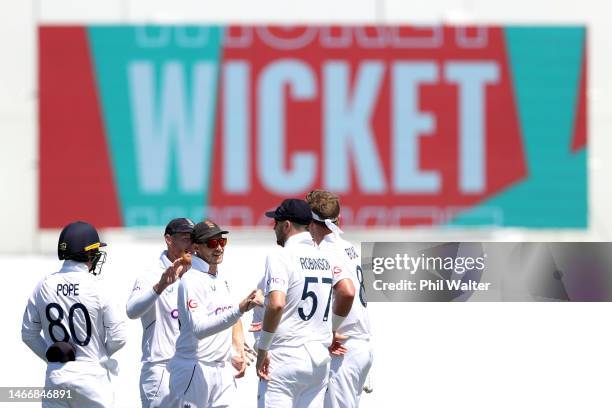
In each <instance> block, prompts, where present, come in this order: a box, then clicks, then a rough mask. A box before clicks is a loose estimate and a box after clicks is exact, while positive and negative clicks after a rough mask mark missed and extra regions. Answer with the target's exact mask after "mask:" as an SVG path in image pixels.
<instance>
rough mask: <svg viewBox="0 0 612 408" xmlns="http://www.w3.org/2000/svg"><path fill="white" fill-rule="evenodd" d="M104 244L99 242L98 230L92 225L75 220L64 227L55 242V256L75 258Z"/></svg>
mask: <svg viewBox="0 0 612 408" xmlns="http://www.w3.org/2000/svg"><path fill="white" fill-rule="evenodd" d="M103 246H106V244H105V243H104V242H100V236H98V231H96V229H95V228H94V226H93V225H91V224H89V223H87V222H83V221H76V222H73V223H70V224H68V225H66V226H65V227H64V229H63V230H62V232H61V233H60V236H59V242H58V243H57V257H58V258H59V259H75V260H78V259H79V257H78V255H82V254H84V253H85V252H87V251H91V250H94V249H98V248H100V247H103Z"/></svg>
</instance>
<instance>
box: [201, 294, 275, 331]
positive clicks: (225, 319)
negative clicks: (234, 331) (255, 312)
mask: <svg viewBox="0 0 612 408" xmlns="http://www.w3.org/2000/svg"><path fill="white" fill-rule="evenodd" d="M262 304H263V297H261V296H260V295H259V294H258V292H257V291H255V290H253V291H251V293H249V295H248V296H247V297H245V298H244V299H242V301H240V303H239V304H238V305H236V306H235V307H232V308H230V309H227V310H224V311H223V312H222V313H219V314H218V315H215V316H206V315H205V314H204V313H197V312H195V313H192V316H191V318H192V319H193V332H194V334H195V335H196V337H197V338H199V339H203V338H205V337H208V336H211V335H213V334H216V333H219V332H220V331H223V330H225V329H228V328H230V327H232V326H233V325H234V324H236V322H237V321H238V319H240V316H242V314H243V313H244V312H246V311H248V310H251V309H252V308H254V307H255V306H256V305H262Z"/></svg>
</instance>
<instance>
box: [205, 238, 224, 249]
mask: <svg viewBox="0 0 612 408" xmlns="http://www.w3.org/2000/svg"><path fill="white" fill-rule="evenodd" d="M205 244H206V247H207V248H210V249H214V248H216V247H217V246H221V248H223V247H224V246H225V245H226V244H227V238H216V239H209V240H208V241H206V242H205Z"/></svg>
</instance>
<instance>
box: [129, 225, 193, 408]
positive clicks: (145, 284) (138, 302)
mask: <svg viewBox="0 0 612 408" xmlns="http://www.w3.org/2000/svg"><path fill="white" fill-rule="evenodd" d="M193 227H194V223H193V221H191V220H190V219H188V218H175V219H173V220H171V221H170V222H169V223H168V225H167V226H166V229H165V230H164V239H165V241H166V247H167V249H166V250H165V251H163V252H162V253H161V255H160V256H159V259H158V260H157V262H155V264H153V265H152V266H151V267H150V268H148V270H146V271H145V273H144V274H143V275H142V276H140V277H139V278H138V279H137V280H136V283H135V284H134V287H133V289H132V293H131V294H130V297H129V299H128V302H127V306H126V311H127V315H128V317H129V318H130V319H140V321H141V323H142V359H141V361H142V368H141V370H140V400H141V402H142V407H143V408H154V407H168V406H170V405H172V403H173V401H172V400H171V399H170V396H169V393H170V388H169V381H170V374H169V373H168V370H167V364H168V361H170V358H172V356H173V355H174V349H175V344H176V338H177V337H178V335H179V324H178V308H177V303H176V299H177V293H178V282H177V279H178V277H179V275H181V274H182V273H184V271H185V270H186V269H187V267H186V266H184V265H182V264H181V257H182V255H183V254H184V253H185V252H190V251H191V244H192V242H191V234H192V232H193Z"/></svg>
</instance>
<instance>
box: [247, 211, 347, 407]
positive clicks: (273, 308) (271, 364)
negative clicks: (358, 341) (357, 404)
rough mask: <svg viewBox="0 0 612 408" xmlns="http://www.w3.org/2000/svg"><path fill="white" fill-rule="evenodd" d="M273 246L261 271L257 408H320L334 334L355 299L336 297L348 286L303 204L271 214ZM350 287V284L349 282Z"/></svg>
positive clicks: (345, 296) (344, 294) (344, 293)
mask: <svg viewBox="0 0 612 408" xmlns="http://www.w3.org/2000/svg"><path fill="white" fill-rule="evenodd" d="M266 216H268V217H270V218H274V232H275V234H276V242H277V244H278V245H280V246H281V247H282V248H277V250H276V251H274V252H273V253H271V254H270V255H268V257H267V259H266V266H265V284H266V290H265V296H266V302H265V304H266V307H265V313H264V318H263V325H262V330H261V333H260V334H259V339H258V341H257V347H258V351H257V374H258V375H259V377H260V378H261V379H262V381H260V383H259V395H258V407H275V408H276V407H296V408H302V407H322V406H323V401H324V396H325V390H326V388H327V381H328V374H329V361H330V355H329V351H328V347H329V346H330V345H331V343H332V330H334V329H335V328H336V327H337V326H338V325H339V324H341V322H342V321H343V320H344V319H345V317H346V315H347V314H348V313H349V311H350V308H351V306H352V303H353V297H354V295H355V293H354V288H353V285H352V284H350V285H346V286H345V285H341V287H343V288H345V289H349V290H346V291H345V290H340V291H337V292H336V293H335V296H334V300H333V302H332V287H333V286H334V283H335V280H337V281H340V280H347V279H346V276H344V274H345V272H344V271H343V269H342V268H341V267H340V266H339V265H338V264H337V263H336V261H335V260H334V259H332V257H330V256H328V255H327V254H326V253H324V252H322V251H320V250H319V249H318V248H317V247H316V245H315V244H314V242H313V240H312V236H311V235H310V233H309V232H308V230H307V227H308V225H309V224H310V222H311V220H312V215H311V210H310V207H309V206H308V203H306V202H305V201H304V200H298V199H287V200H284V201H283V202H282V203H281V205H280V206H279V207H277V208H276V210H275V211H270V212H267V213H266ZM347 282H348V283H351V282H350V280H347Z"/></svg>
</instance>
